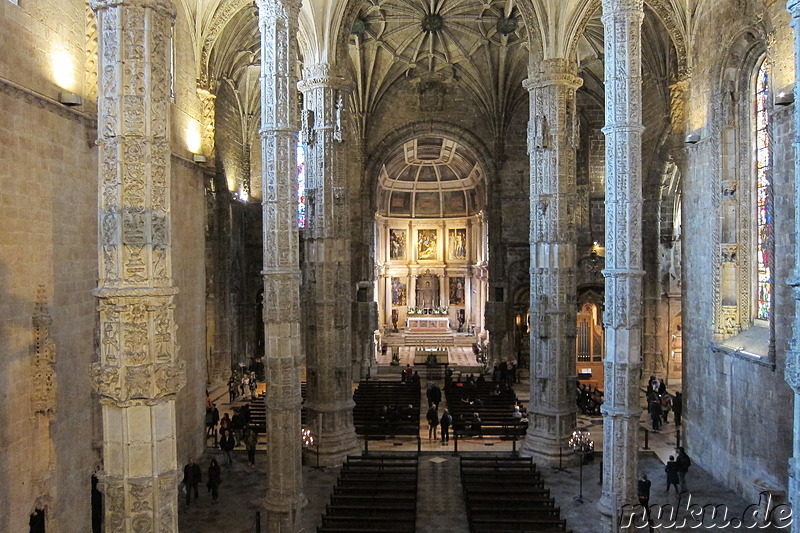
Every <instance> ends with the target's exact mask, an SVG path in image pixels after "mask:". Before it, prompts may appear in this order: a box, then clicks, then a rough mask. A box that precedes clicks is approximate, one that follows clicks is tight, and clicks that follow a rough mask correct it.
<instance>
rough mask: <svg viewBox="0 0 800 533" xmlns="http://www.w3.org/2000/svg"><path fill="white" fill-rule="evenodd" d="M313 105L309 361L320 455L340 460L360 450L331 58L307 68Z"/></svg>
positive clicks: (343, 181) (336, 80) (338, 104)
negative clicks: (329, 62)
mask: <svg viewBox="0 0 800 533" xmlns="http://www.w3.org/2000/svg"><path fill="white" fill-rule="evenodd" d="M298 87H299V89H300V91H302V92H303V95H304V99H305V107H306V109H307V111H306V113H308V119H307V121H306V122H307V123H306V124H304V129H305V131H306V136H307V137H308V139H307V141H308V146H307V150H306V151H307V154H308V155H307V176H308V185H307V189H306V190H307V197H308V199H309V206H308V216H307V223H306V229H305V247H306V248H305V259H306V260H305V264H304V267H305V269H306V272H305V280H306V288H307V291H308V302H309V303H308V305H309V309H308V310H307V313H306V314H305V316H306V317H307V322H306V327H305V332H306V350H307V354H306V364H307V379H308V398H307V401H306V404H305V405H306V408H307V410H308V417H309V421H310V423H311V424H312V426H313V427H314V428H315V432H316V438H317V440H316V445H317V446H319V455H318V456H317V454H316V452H315V460H316V459H317V457H318V458H319V461H320V464H325V465H337V464H341V463H342V462H344V460H345V459H346V458H347V455H348V454H353V453H357V452H358V451H359V449H360V448H359V445H358V441H357V440H356V433H355V427H354V426H353V406H354V405H355V404H354V402H353V392H352V385H351V384H352V362H351V354H352V311H351V310H352V306H353V292H354V291H355V288H354V285H353V284H352V282H351V273H350V264H351V255H350V251H351V238H350V235H351V231H350V230H351V228H350V208H349V204H350V202H349V194H348V188H347V176H346V172H345V169H346V159H345V158H346V152H345V144H344V142H343V141H344V131H343V129H344V128H343V116H342V115H343V113H344V107H345V102H346V101H347V97H348V93H349V90H350V87H349V86H348V84H347V83H346V82H345V80H344V78H342V77H341V76H338V75H337V74H336V73H335V72H334V70H333V68H332V67H331V66H330V65H328V64H316V65H311V66H308V67H306V68H304V69H303V80H302V81H301V82H300V83H299V85H298Z"/></svg>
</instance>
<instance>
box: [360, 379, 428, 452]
mask: <svg viewBox="0 0 800 533" xmlns="http://www.w3.org/2000/svg"><path fill="white" fill-rule="evenodd" d="M353 401H354V402H355V407H353V424H354V425H355V428H356V433H357V434H358V435H367V436H368V437H369V438H370V439H373V440H374V439H380V438H387V437H394V436H398V435H404V436H417V437H419V412H420V407H419V406H420V384H419V381H409V382H406V383H403V382H399V381H379V380H362V381H361V382H359V384H358V388H357V389H356V391H355V393H354V394H353Z"/></svg>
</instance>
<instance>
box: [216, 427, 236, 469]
mask: <svg viewBox="0 0 800 533" xmlns="http://www.w3.org/2000/svg"><path fill="white" fill-rule="evenodd" d="M219 447H220V449H222V453H224V454H225V464H226V465H228V466H231V465H232V464H233V449H234V448H235V447H236V439H234V438H233V432H232V431H225V432H223V433H222V438H221V439H219Z"/></svg>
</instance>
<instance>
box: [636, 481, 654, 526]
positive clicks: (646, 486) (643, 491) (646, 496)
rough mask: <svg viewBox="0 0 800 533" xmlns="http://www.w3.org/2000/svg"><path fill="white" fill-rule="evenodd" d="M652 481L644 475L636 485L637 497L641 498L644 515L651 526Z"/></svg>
mask: <svg viewBox="0 0 800 533" xmlns="http://www.w3.org/2000/svg"><path fill="white" fill-rule="evenodd" d="M650 485H651V483H650V480H649V479H647V474H642V477H640V478H639V481H638V482H637V483H636V496H638V498H639V503H640V504H641V505H642V507H643V508H644V511H643V513H644V514H645V516H647V523H648V524H650Z"/></svg>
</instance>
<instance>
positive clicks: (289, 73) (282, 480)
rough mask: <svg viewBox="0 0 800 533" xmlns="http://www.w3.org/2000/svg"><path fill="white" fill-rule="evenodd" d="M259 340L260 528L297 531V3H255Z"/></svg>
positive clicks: (262, 0) (299, 477)
mask: <svg viewBox="0 0 800 533" xmlns="http://www.w3.org/2000/svg"><path fill="white" fill-rule="evenodd" d="M257 3H258V15H259V20H258V26H259V31H260V33H261V130H260V134H261V150H262V152H261V154H262V186H263V195H262V198H263V200H262V206H263V234H264V272H263V275H264V339H265V345H266V354H265V355H266V366H267V399H266V403H267V433H268V434H269V435H270V446H269V449H268V451H267V463H268V464H267V498H266V501H265V507H266V510H267V530H268V531H276V532H277V531H280V532H290V531H296V530H297V528H298V521H299V514H300V510H301V509H302V508H303V506H304V505H305V503H306V499H305V496H304V495H303V478H302V458H301V449H300V446H301V438H300V431H301V426H300V405H301V402H302V397H301V394H300V369H301V366H302V365H303V363H304V361H303V354H302V351H301V345H300V270H299V255H300V248H299V242H298V228H297V188H296V180H297V165H296V154H297V152H296V143H297V138H296V135H297V131H298V120H297V119H298V117H297V106H296V105H295V103H296V101H297V98H296V95H297V93H296V80H295V75H294V72H295V60H296V57H297V50H296V46H297V44H296V43H297V41H296V39H295V34H296V33H297V27H298V26H297V25H298V22H297V17H298V13H299V10H300V2H299V0H258V2H257Z"/></svg>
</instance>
